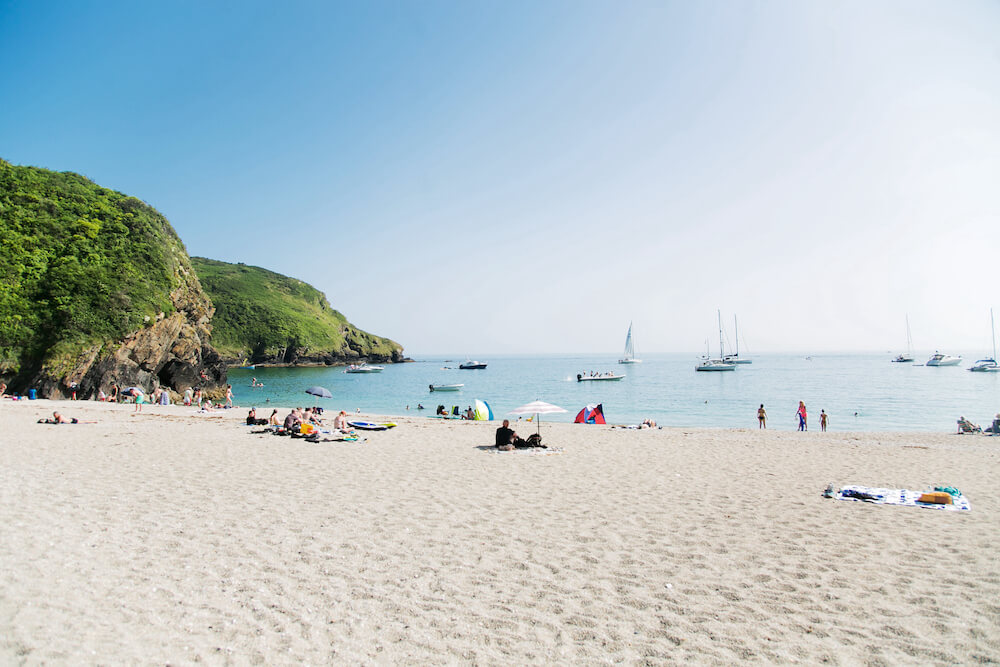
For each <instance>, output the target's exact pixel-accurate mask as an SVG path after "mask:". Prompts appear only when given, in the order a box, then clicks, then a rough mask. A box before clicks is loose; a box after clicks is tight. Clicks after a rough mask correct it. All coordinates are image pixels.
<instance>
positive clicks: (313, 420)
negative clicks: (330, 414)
mask: <svg viewBox="0 0 1000 667" xmlns="http://www.w3.org/2000/svg"><path fill="white" fill-rule="evenodd" d="M322 415H323V408H320V407H312V408H301V407H298V408H292V410H291V411H290V412H289V413H288V414H287V415H285V418H284V419H279V418H278V411H277V410H273V411H272V412H271V416H270V417H269V418H268V419H258V418H257V409H256V408H251V409H250V412H249V414H247V424H250V425H261V426H263V425H265V424H266V425H268V426H277V427H279V428H282V429H284V430H285V431H287V432H289V433H298V432H301V431H303V428H302V427H303V425H308V426H309V427H312V428H308V427H307V428H306V429H305V430H313V429H319V428H321V427H323V426H324V423H323V417H322ZM333 428H334V429H336V430H338V431H343V432H347V431H349V430H350V427H349V426H348V424H347V412H346V411H344V410H341V411H340V412H339V413H337V416H336V417H334V418H333Z"/></svg>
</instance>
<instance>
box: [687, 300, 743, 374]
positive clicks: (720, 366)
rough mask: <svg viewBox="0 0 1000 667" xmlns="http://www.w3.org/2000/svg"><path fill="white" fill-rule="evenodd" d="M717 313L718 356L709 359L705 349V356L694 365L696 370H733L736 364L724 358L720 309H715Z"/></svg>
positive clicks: (706, 343)
mask: <svg viewBox="0 0 1000 667" xmlns="http://www.w3.org/2000/svg"><path fill="white" fill-rule="evenodd" d="M716 312H718V314H719V358H718V359H710V358H709V355H708V350H707V349H706V350H705V358H704V359H703V360H702V362H701V363H700V364H698V365H697V366H695V367H694V369H695V370H696V371H735V370H736V364H735V363H733V362H731V361H726V360H725V354H724V353H725V350H724V349H723V347H722V311H721V310H719V311H716ZM705 345H706V348H707V346H708V341H706V342H705Z"/></svg>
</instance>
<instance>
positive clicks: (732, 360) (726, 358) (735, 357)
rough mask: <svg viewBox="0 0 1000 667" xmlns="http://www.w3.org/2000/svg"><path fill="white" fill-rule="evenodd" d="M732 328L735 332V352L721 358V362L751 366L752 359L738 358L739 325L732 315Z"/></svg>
mask: <svg viewBox="0 0 1000 667" xmlns="http://www.w3.org/2000/svg"><path fill="white" fill-rule="evenodd" d="M733 327H734V328H735V330H736V334H735V335H736V352H734V353H733V354H727V355H726V356H724V357H723V358H722V360H723V361H725V362H726V363H728V364H752V363H753V360H752V359H746V358H743V359H741V358H740V323H739V321H738V320H737V319H736V316H735V315H733Z"/></svg>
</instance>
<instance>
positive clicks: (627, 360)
mask: <svg viewBox="0 0 1000 667" xmlns="http://www.w3.org/2000/svg"><path fill="white" fill-rule="evenodd" d="M618 363H619V364H641V363H642V359H636V358H635V342H634V341H633V340H632V323H631V322H629V323H628V333H627V334H625V354H624V355H623V356H622V358H621V359H619V360H618Z"/></svg>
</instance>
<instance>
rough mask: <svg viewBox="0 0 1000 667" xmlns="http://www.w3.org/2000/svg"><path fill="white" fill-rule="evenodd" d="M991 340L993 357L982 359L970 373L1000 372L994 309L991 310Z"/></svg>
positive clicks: (973, 366)
mask: <svg viewBox="0 0 1000 667" xmlns="http://www.w3.org/2000/svg"><path fill="white" fill-rule="evenodd" d="M990 338H991V339H992V342H993V356H992V357H990V358H989V359H980V360H979V361H977V362H976V363H975V364H973V365H972V367H971V368H970V369H969V370H970V371H975V372H976V373H996V372H998V371H1000V365H997V332H996V327H994V326H993V309H992V308H990Z"/></svg>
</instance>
